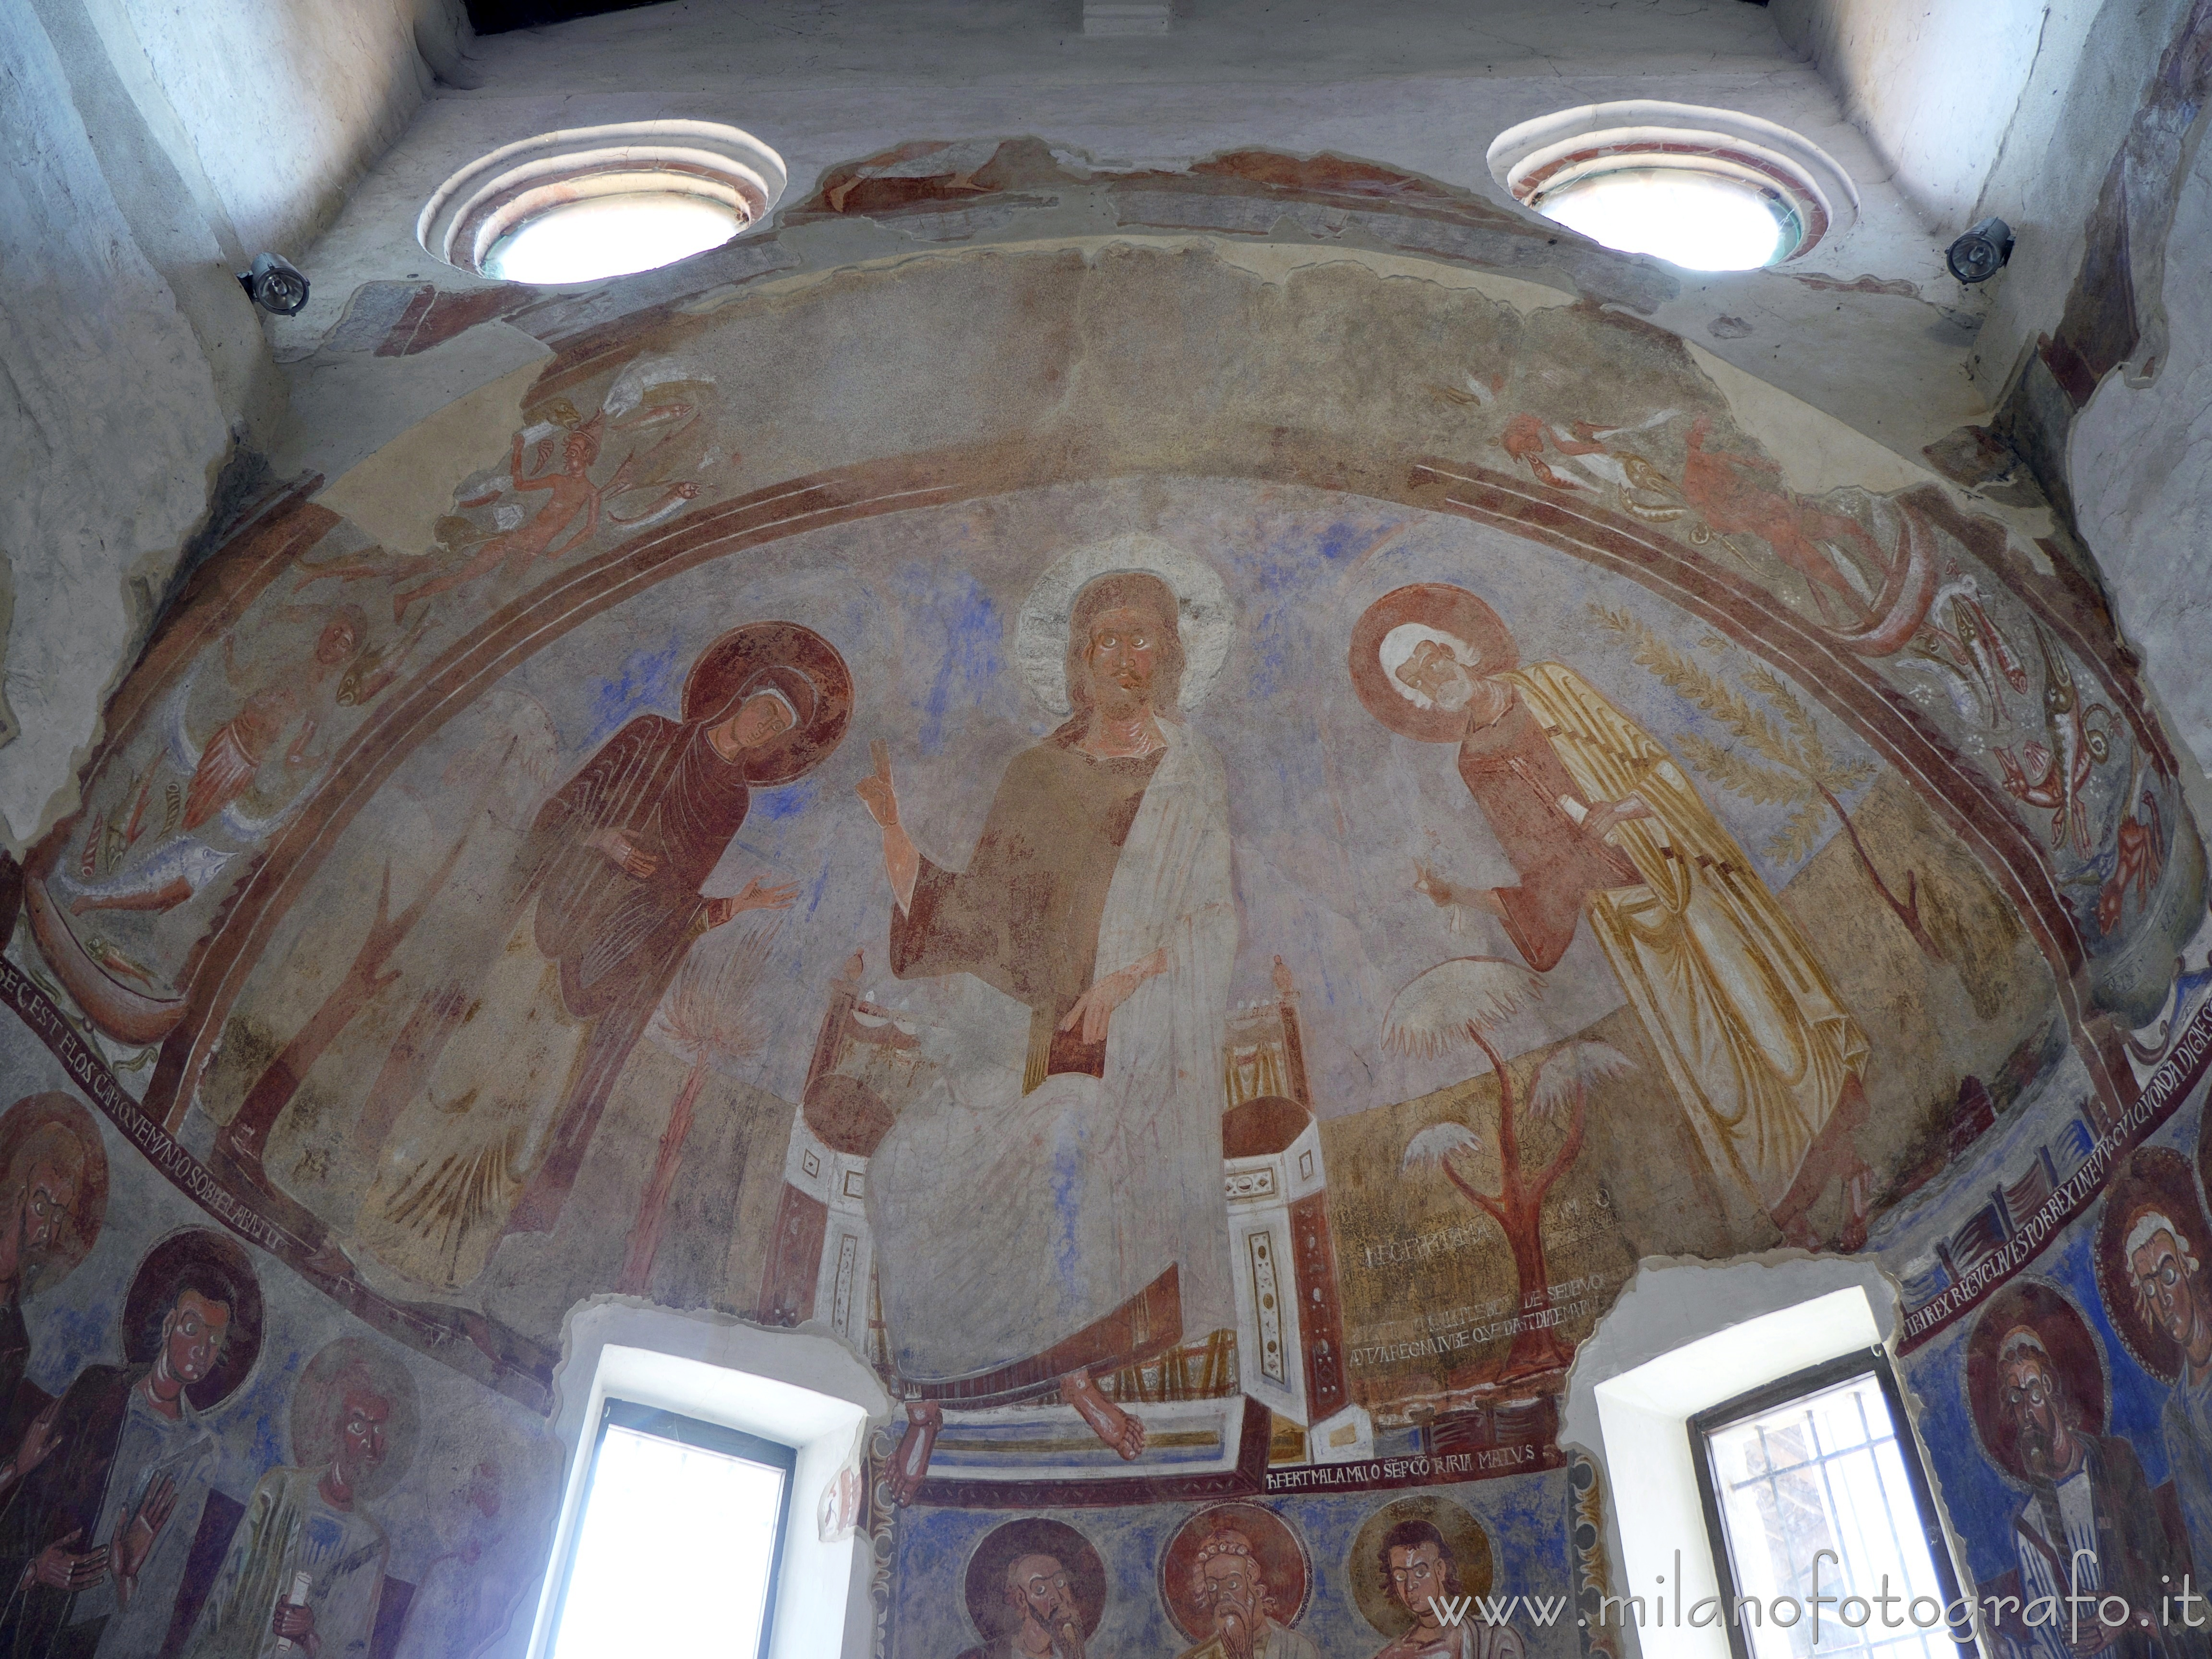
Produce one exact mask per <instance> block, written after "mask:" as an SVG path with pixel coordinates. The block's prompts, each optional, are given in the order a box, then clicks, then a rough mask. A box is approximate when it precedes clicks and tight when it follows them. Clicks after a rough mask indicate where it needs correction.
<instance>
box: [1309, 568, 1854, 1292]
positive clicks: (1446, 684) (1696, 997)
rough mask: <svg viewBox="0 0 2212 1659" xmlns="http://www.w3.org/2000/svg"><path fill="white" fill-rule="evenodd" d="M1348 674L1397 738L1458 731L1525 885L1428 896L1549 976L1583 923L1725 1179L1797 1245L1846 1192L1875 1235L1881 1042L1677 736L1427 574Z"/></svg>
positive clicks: (1807, 1241) (1469, 596)
mask: <svg viewBox="0 0 2212 1659" xmlns="http://www.w3.org/2000/svg"><path fill="white" fill-rule="evenodd" d="M1351 669H1352V684H1353V685H1354V687H1355V688H1356V689H1357V690H1358V694H1359V698H1360V701H1361V702H1363V703H1364V705H1365V706H1366V708H1367V710H1368V712H1369V713H1370V714H1373V715H1374V716H1375V718H1376V720H1380V721H1381V722H1382V723H1383V725H1384V726H1387V727H1389V729H1390V730H1391V731H1393V732H1398V733H1399V734H1401V735H1402V736H1405V737H1408V738H1414V739H1416V740H1419V741H1421V742H1425V743H1449V744H1455V745H1456V747H1457V750H1458V755H1457V764H1458V770H1459V775H1460V777H1461V780H1462V781H1463V782H1464V783H1465V784H1466V786H1467V789H1468V794H1469V795H1470V796H1471V797H1472V798H1473V799H1474V805H1476V806H1477V807H1478V808H1479V809H1480V811H1481V812H1482V814H1483V816H1484V817H1485V818H1486V820H1487V821H1488V823H1489V825H1490V828H1491V829H1492V833H1493V834H1494V835H1495V836H1496V837H1497V840H1498V846H1499V848H1500V850H1501V851H1502V852H1503V853H1504V855H1505V857H1506V858H1507V859H1509V860H1510V861H1511V863H1512V865H1513V867H1514V869H1515V870H1516V872H1518V874H1519V877H1520V879H1519V880H1518V881H1516V883H1514V884H1511V885H1510V886H1501V887H1492V888H1484V889H1475V888H1472V887H1469V886H1467V885H1465V884H1456V885H1455V884H1453V883H1451V882H1450V881H1449V880H1448V879H1445V878H1443V877H1441V876H1439V875H1437V874H1436V873H1434V872H1429V871H1426V870H1424V871H1422V872H1421V873H1420V875H1419V887H1420V889H1421V890H1422V891H1423V892H1425V894H1426V895H1427V896H1429V897H1430V898H1431V899H1433V900H1434V901H1435V902H1437V903H1438V904H1440V905H1459V906H1463V907H1465V908H1468V909H1473V910H1480V911H1484V912H1487V913H1488V914H1489V915H1492V916H1494V917H1496V918H1497V920H1498V923H1499V925H1500V926H1501V927H1503V928H1504V932H1505V934H1506V936H1507V938H1508V939H1510V940H1511V941H1512V944H1513V947H1514V948H1515V949H1516V951H1519V952H1520V954H1521V957H1522V960H1523V961H1525V962H1526V963H1528V966H1529V967H1530V968H1532V969H1535V970H1536V971H1537V972H1539V973H1544V972H1548V971H1549V970H1550V969H1552V968H1553V967H1555V966H1556V965H1557V964H1558V963H1559V958H1560V957H1561V956H1562V955H1563V954H1565V951H1566V948H1567V946H1568V945H1569V943H1570V942H1571V940H1572V939H1573V938H1574V935H1575V933H1576V931H1577V929H1578V928H1579V927H1582V926H1583V923H1584V921H1587V922H1588V924H1589V929H1590V932H1591V934H1592V936H1593V938H1594V939H1595V942H1596V944H1597V946H1598V948H1599V949H1600V950H1601V951H1602V952H1603V953H1604V955H1605V957H1606V960H1607V963H1610V964H1611V966H1612V968H1613V973H1614V975H1616V976H1617V978H1618V979H1619V981H1620V988H1621V991H1622V994H1624V995H1625V996H1626V998H1627V1000H1628V1002H1629V1006H1631V1007H1632V1008H1633V1009H1634V1010H1635V1012H1636V1014H1637V1017H1638V1021H1639V1023H1640V1024H1642V1026H1643V1029H1644V1034H1645V1036H1647V1037H1648V1038H1649V1039H1650V1043H1651V1046H1652V1048H1653V1049H1654V1050H1655V1051H1656V1053H1657V1054H1659V1056H1660V1059H1661V1060H1662V1063H1663V1064H1664V1066H1665V1067H1666V1072H1667V1076H1668V1081H1669V1082H1671V1083H1672V1084H1673V1085H1674V1092H1675V1094H1676V1096H1677V1097H1679V1098H1680V1101H1681V1103H1682V1107H1683V1109H1684V1110H1685V1112H1686V1113H1687V1114H1688V1116H1689V1120H1690V1124H1691V1127H1692V1130H1693V1132H1694V1133H1695V1134H1696V1136H1697V1139H1698V1142H1699V1146H1700V1147H1701V1148H1702V1149H1703V1150H1704V1152H1705V1156H1706V1158H1707V1159H1708V1160H1709V1162H1710V1163H1711V1166H1712V1168H1713V1170H1714V1172H1715V1173H1716V1174H1717V1176H1720V1178H1721V1179H1723V1181H1726V1180H1734V1181H1735V1182H1737V1183H1739V1184H1740V1185H1741V1187H1742V1188H1744V1189H1745V1190H1746V1191H1747V1192H1748V1193H1749V1194H1751V1195H1752V1196H1753V1198H1755V1200H1757V1201H1758V1203H1759V1206H1761V1207H1762V1208H1763V1209H1765V1212H1767V1214H1768V1215H1770V1216H1771V1218H1772V1219H1773V1222H1774V1225H1775V1226H1776V1228H1777V1229H1778V1230H1779V1231H1780V1232H1781V1233H1782V1236H1783V1237H1784V1238H1785V1239H1787V1240H1789V1241H1790V1243H1796V1244H1800V1245H1805V1246H1811V1245H1814V1244H1817V1243H1820V1240H1819V1239H1818V1237H1816V1235H1815V1234H1814V1231H1813V1228H1812V1225H1811V1224H1810V1222H1809V1221H1808V1218H1807V1215H1808V1211H1809V1210H1810V1209H1811V1208H1812V1206H1814V1203H1815V1202H1817V1201H1818V1200H1820V1197H1821V1195H1822V1194H1824V1193H1825V1192H1826V1191H1827V1190H1828V1189H1829V1188H1830V1186H1831V1185H1832V1183H1834V1182H1841V1183H1842V1185H1843V1188H1844V1212H1845V1220H1844V1225H1843V1229H1842V1232H1841V1236H1840V1237H1838V1239H1837V1240H1836V1241H1835V1242H1836V1243H1838V1245H1839V1246H1841V1247H1842V1248H1845V1249H1857V1247H1858V1246H1859V1245H1860V1244H1863V1243H1864V1242H1865V1236H1866V1224H1867V1218H1868V1206H1869V1202H1870V1200H1871V1196H1872V1195H1871V1194H1870V1192H1869V1186H1870V1185H1871V1176H1870V1173H1869V1170H1868V1168H1867V1165H1866V1164H1865V1163H1864V1161H1863V1159H1862V1158H1860V1156H1859V1154H1858V1152H1857V1148H1856V1146H1854V1145H1853V1141H1852V1132H1853V1131H1854V1130H1855V1129H1856V1128H1857V1127H1859V1126H1860V1125H1861V1124H1862V1123H1863V1122H1864V1121H1865V1119H1866V1116H1867V1107H1866V1095H1865V1091H1864V1089H1863V1085H1862V1084H1861V1082H1860V1076H1861V1073H1863V1071H1864V1070H1865V1067H1866V1063H1867V1059H1868V1054H1869V1047H1868V1042H1867V1038H1866V1034H1865V1032H1864V1031H1863V1030H1862V1029H1861V1028H1860V1026H1859V1024H1858V1022H1857V1020H1856V1019H1854V1018H1852V1016H1851V1014H1850V1011H1849V1010H1847V1009H1846V1008H1845V1007H1844V1005H1843V1002H1842V1000H1841V999H1840V998H1839V997H1838V994H1837V993H1836V991H1835V989H1834V987H1832V985H1831V983H1830V982H1829V978H1828V975H1827V973H1826V969H1823V967H1822V966H1821V964H1820V959H1819V958H1818V957H1816V956H1815V955H1814V951H1813V948H1812V945H1810V943H1809V942H1808V940H1807V939H1806V938H1805V936H1804V934H1803V933H1802V932H1801V931H1800V930H1799V928H1798V927H1797V925H1796V922H1794V921H1792V920H1791V919H1790V916H1789V915H1788V914H1787V913H1786V912H1784V909H1783V908H1782V907H1781V905H1780V904H1779V903H1778V902H1777V901H1776V899H1775V896H1774V894H1773V892H1772V891H1771V890H1770V889H1769V888H1768V887H1767V885H1766V883H1765V880H1764V879H1763V878H1761V877H1760V876H1759V872H1758V870H1757V869H1756V867H1755V866H1753V864H1752V861H1751V860H1750V858H1749V857H1748V856H1747V854H1745V852H1744V851H1743V849H1742V848H1741V847H1740V846H1739V845H1738V844H1737V843H1736V841H1735V837H1733V836H1730V835H1729V832H1728V830H1727V829H1725V828H1723V826H1722V824H1721V822H1720V820H1719V819H1718V818H1717V817H1715V815H1714V813H1713V811H1712V808H1711V806H1709V805H1706V803H1705V799H1704V798H1703V797H1702V796H1700V795H1699V793H1698V790H1697V787H1696V786H1695V785H1694V784H1693V783H1692V782H1691V781H1690V779H1689V778H1688V776H1687V775H1686V774H1685V773H1684V772H1683V771H1682V769H1680V767H1679V766H1678V765H1677V764H1676V763H1675V761H1674V757H1673V756H1672V755H1670V754H1669V753H1668V750H1667V749H1666V747H1665V745H1663V744H1661V743H1660V742H1659V741H1658V740H1657V739H1656V738H1653V737H1652V736H1651V735H1650V733H1649V732H1646V731H1645V730H1644V728H1643V727H1642V726H1639V725H1638V724H1637V723H1636V721H1634V720H1632V719H1630V718H1629V716H1628V715H1626V714H1623V713H1622V712H1621V710H1620V708H1616V707H1615V706H1614V705H1613V703H1612V702H1609V701H1608V700H1607V698H1606V696H1604V694H1603V693H1601V692H1600V691H1599V690H1597V689H1596V688H1595V686H1593V685H1592V684H1590V683H1589V681H1588V680H1586V679H1584V678H1583V677H1582V676H1581V675H1580V674H1578V673H1577V672H1576V671H1574V670H1573V669H1572V668H1571V667H1569V666H1568V665H1565V664H1564V663H1556V662H1542V663H1532V664H1529V665H1525V666H1524V665H1522V663H1521V661H1520V653H1519V651H1518V649H1517V647H1516V645H1515V643H1514V640H1513V636H1512V635H1511V634H1510V633H1509V632H1508V631H1507V629H1506V627H1505V624H1504V623H1503V622H1502V621H1501V620H1500V619H1499V617H1498V613H1497V612H1496V611H1492V609H1491V608H1490V606H1489V605H1486V604H1484V603H1483V601H1482V600H1481V599H1478V598H1477V597H1476V596H1475V595H1474V594H1473V593H1471V592H1468V591H1467V590H1466V589H1465V588H1462V587H1455V586H1448V585H1446V584H1443V583H1434V582H1427V583H1421V584H1419V585H1416V586H1408V587H1401V588H1399V589H1397V590H1395V592H1390V593H1387V594H1385V595H1384V596H1383V598H1381V599H1377V600H1376V602H1375V603H1374V604H1373V605H1370V606H1369V607H1368V609H1367V611H1366V612H1365V613H1364V615H1363V616H1362V617H1360V618H1359V621H1358V625H1357V626H1356V627H1355V628H1354V629H1353V631H1352V653H1351Z"/></svg>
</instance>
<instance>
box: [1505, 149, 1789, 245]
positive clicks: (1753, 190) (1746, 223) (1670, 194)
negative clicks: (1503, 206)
mask: <svg viewBox="0 0 2212 1659" xmlns="http://www.w3.org/2000/svg"><path fill="white" fill-rule="evenodd" d="M1528 205H1529V206H1530V207H1533V208H1534V209H1535V210H1536V211H1537V212H1539V213H1541V214H1542V215H1543V216H1545V217H1546V218H1547V219H1555V220H1557V221H1558V222H1559V223H1561V224H1563V225H1565V227H1566V228H1568V229H1569V230H1576V231H1580V232H1581V233H1582V234H1583V235H1585V236H1587V237H1589V239H1590V240H1592V241H1593V242H1602V243H1604V244H1605V245H1606V246H1607V247H1610V248H1618V249H1620V251H1621V252H1624V253H1648V254H1650V255H1651V257H1652V258H1655V259H1664V260H1666V261H1667V263H1668V264H1674V265H1680V266H1682V267H1683V268H1684V269H1686V270H1756V269H1758V268H1759V266H1761V265H1771V264H1774V263H1775V262H1776V261H1777V260H1779V259H1786V258H1789V257H1790V255H1791V254H1792V253H1795V252H1796V251H1797V245H1798V243H1800V242H1801V241H1802V240H1804V237H1805V228H1804V224H1803V222H1802V220H1801V219H1800V218H1799V216H1798V211H1797V207H1796V204H1795V203H1793V202H1791V201H1790V200H1789V199H1788V198H1787V197H1784V195H1783V194H1782V192H1781V191H1778V190H1775V189H1774V188H1772V187H1771V185H1759V184H1754V183H1753V182H1752V181H1751V180H1749V179H1740V178H1735V177H1732V176H1730V175H1729V174H1728V173H1722V172H1717V171H1708V170H1707V169H1705V168H1703V167H1614V168H1611V169H1608V170H1607V171H1604V172H1598V173H1584V174H1583V175H1581V176H1580V177H1577V178H1573V179H1568V180H1567V181H1566V182H1565V183H1564V184H1562V185H1559V186H1557V187H1556V188H1554V189H1552V190H1547V191H1541V192H1539V193H1538V194H1537V195H1535V196H1534V197H1531V198H1530V199H1529V203H1528Z"/></svg>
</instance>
